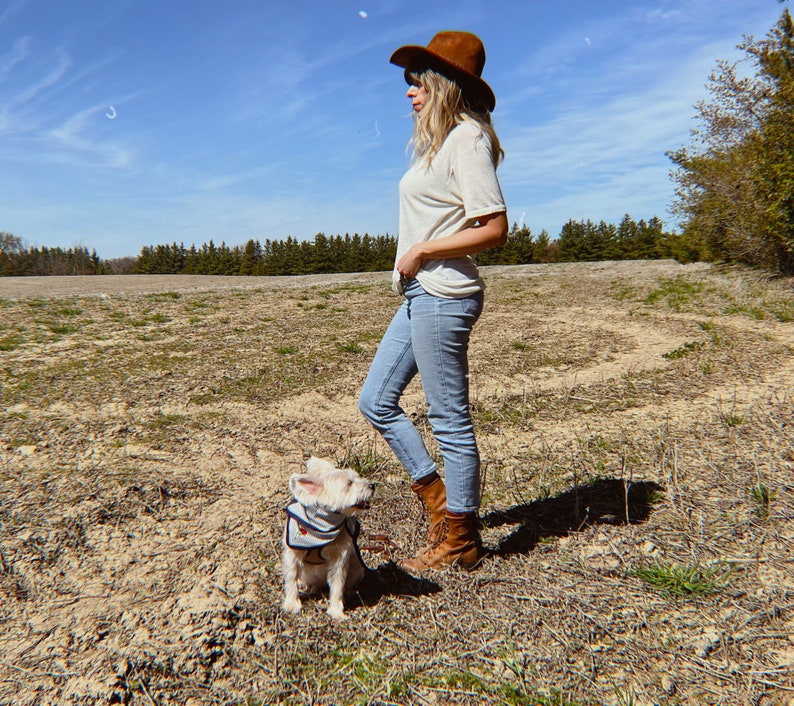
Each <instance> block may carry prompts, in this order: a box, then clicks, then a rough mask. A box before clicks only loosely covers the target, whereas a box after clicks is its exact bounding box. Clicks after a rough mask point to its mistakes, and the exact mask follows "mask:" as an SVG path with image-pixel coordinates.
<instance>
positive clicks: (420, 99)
mask: <svg viewBox="0 0 794 706" xmlns="http://www.w3.org/2000/svg"><path fill="white" fill-rule="evenodd" d="M405 95H406V96H408V98H410V99H411V105H412V106H413V109H414V110H415V111H416V112H417V113H418V112H419V111H420V110H422V108H424V107H425V103H426V102H427V90H426V89H425V87H424V86H422V85H421V84H420V83H419V82H416V83H414V84H411V87H410V88H409V89H408V92H407V93H406V94H405Z"/></svg>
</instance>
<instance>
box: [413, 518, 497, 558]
mask: <svg viewBox="0 0 794 706" xmlns="http://www.w3.org/2000/svg"><path fill="white" fill-rule="evenodd" d="M443 529H444V530H445V536H444V538H443V540H442V541H440V542H438V543H437V544H436V545H435V546H431V547H428V548H427V549H425V550H424V551H422V552H419V554H418V555H417V556H416V557H415V558H413V559H407V560H405V561H402V562H400V566H401V567H402V568H404V569H407V570H408V571H426V570H427V569H441V568H443V567H445V566H460V567H461V568H464V569H467V570H471V569H474V568H475V567H476V566H477V565H478V564H479V563H480V561H481V560H482V557H483V553H482V548H481V546H480V533H479V531H478V529H477V515H476V513H473V512H469V513H465V514H464V513H457V512H449V511H447V512H446V515H445V517H444V524H443Z"/></svg>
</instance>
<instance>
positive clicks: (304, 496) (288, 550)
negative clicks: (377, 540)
mask: <svg viewBox="0 0 794 706" xmlns="http://www.w3.org/2000/svg"><path fill="white" fill-rule="evenodd" d="M306 470H307V472H306V473H295V474H293V475H292V476H291V477H290V479H289V488H290V491H291V493H292V495H293V497H294V498H295V500H297V501H298V502H299V503H300V504H301V505H303V506H304V507H306V508H310V509H311V508H323V509H324V510H328V511H331V512H334V513H340V514H341V515H342V516H344V518H345V519H347V518H356V517H357V516H358V515H359V514H360V513H361V512H362V511H363V510H366V509H367V508H368V507H369V501H370V499H371V498H372V494H373V492H374V490H375V484H374V483H372V482H370V481H368V480H366V479H364V478H362V477H361V476H359V475H358V473H356V472H355V471H353V470H350V469H340V468H336V467H335V466H334V465H333V464H332V463H330V462H328V461H324V460H322V459H318V458H315V457H314V456H312V457H311V458H310V459H309V460H308V461H307V463H306ZM293 521H294V520H293ZM288 523H289V519H288ZM288 523H287V525H285V528H284V535H283V545H284V553H283V555H282V564H283V570H284V602H283V603H282V607H283V608H284V610H286V611H288V612H290V613H298V612H299V611H300V610H301V607H302V604H301V600H300V596H299V591H303V592H305V593H308V594H312V593H317V592H318V591H320V590H322V589H323V588H324V587H325V585H326V584H328V587H329V602H328V615H329V616H331V617H332V618H334V619H336V620H345V619H346V616H345V614H344V600H343V599H344V591H345V589H346V588H351V587H352V586H354V585H355V584H356V583H358V582H359V581H360V580H361V579H362V578H363V577H364V574H365V571H366V569H365V567H364V564H363V563H362V561H361V557H360V556H359V553H358V547H357V546H356V538H355V534H357V532H354V533H353V534H351V533H350V531H349V529H348V527H347V523H346V525H345V526H343V527H342V530H341V532H339V534H338V535H337V536H336V538H335V539H333V541H331V542H330V543H329V544H326V545H325V546H324V547H322V549H320V550H319V551H318V550H317V549H309V550H305V549H294V548H292V547H290V546H289V545H288V544H287V536H288V531H289V527H288ZM354 524H355V526H356V527H357V522H356V523H354Z"/></svg>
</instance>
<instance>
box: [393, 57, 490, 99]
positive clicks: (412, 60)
mask: <svg viewBox="0 0 794 706" xmlns="http://www.w3.org/2000/svg"><path fill="white" fill-rule="evenodd" d="M389 61H390V62H391V63H392V64H394V65H395V66H400V67H402V68H403V69H405V70H406V71H422V70H424V69H433V70H434V71H438V73H440V74H442V75H444V76H446V77H447V78H449V79H451V80H453V81H455V82H456V83H457V84H458V85H459V86H460V87H461V89H462V90H463V92H464V94H465V95H466V96H467V97H469V98H473V99H476V100H477V101H479V102H480V103H481V104H482V105H483V106H485V108H487V109H488V111H493V109H494V108H495V107H496V96H495V95H494V92H493V91H492V90H491V87H490V86H489V85H488V84H487V83H486V82H485V81H483V80H482V78H480V77H479V76H477V74H473V73H471V72H470V71H466V70H465V69H461V68H460V67H458V66H455V64H452V63H451V62H449V61H447V60H446V59H445V58H443V57H441V56H439V55H438V54H434V53H433V52H432V51H428V50H427V49H426V48H425V47H422V46H415V45H410V44H409V45H407V46H404V47H400V48H399V49H397V51H395V52H394V53H393V54H392V55H391V58H390V59H389Z"/></svg>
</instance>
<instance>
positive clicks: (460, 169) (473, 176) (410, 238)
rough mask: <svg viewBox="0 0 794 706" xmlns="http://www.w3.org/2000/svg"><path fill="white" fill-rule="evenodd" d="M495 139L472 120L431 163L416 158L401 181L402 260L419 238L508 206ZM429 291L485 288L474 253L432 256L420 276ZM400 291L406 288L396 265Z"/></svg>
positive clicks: (456, 294)
mask: <svg viewBox="0 0 794 706" xmlns="http://www.w3.org/2000/svg"><path fill="white" fill-rule="evenodd" d="M506 210H507V209H506V208H505V202H504V197H503V196H502V189H501V187H500V186H499V180H498V179H497V177H496V168H495V167H494V163H493V157H492V146H491V139H490V137H488V135H487V134H486V133H484V132H483V131H482V129H481V128H480V127H479V126H478V125H477V124H476V123H472V122H462V123H460V124H459V125H457V126H455V127H454V128H453V129H452V131H451V132H450V133H449V135H448V136H447V139H446V140H444V144H443V145H442V146H441V149H440V150H439V151H438V153H437V154H436V156H435V157H434V158H433V161H432V162H431V163H430V166H429V167H428V166H427V165H426V163H425V162H424V161H423V160H421V159H420V160H417V161H415V162H414V163H413V164H412V165H411V167H410V168H409V169H408V171H407V172H406V173H405V175H404V176H403V178H402V179H401V180H400V234H399V237H398V239H397V260H396V261H395V262H397V261H399V259H400V258H401V257H402V256H403V254H405V253H406V252H407V251H408V249H409V248H410V247H411V246H412V245H414V244H415V243H422V242H426V241H428V240H434V239H436V238H443V237H444V236H447V235H452V234H454V233H457V232H458V231H461V230H463V229H464V228H468V227H470V226H473V225H474V223H475V221H476V220H477V218H478V217H480V216H487V215H489V214H491V213H499V212H502V211H506ZM416 279H417V280H418V281H419V284H421V285H422V287H423V288H424V290H425V291H426V292H428V293H429V294H433V295H435V296H438V297H444V298H448V299H456V298H460V297H468V296H471V295H472V294H475V293H476V292H479V291H480V290H482V289H484V288H485V284H484V282H483V281H482V278H481V277H480V274H479V272H478V270H477V263H476V261H475V259H474V257H472V256H470V255H468V256H465V257H457V258H450V259H446V260H427V261H425V262H424V263H423V264H422V268H421V269H420V270H419V272H418V273H417V275H416ZM393 287H394V291H395V292H397V293H398V294H401V293H402V287H401V285H400V274H399V273H398V272H397V269H396V267H395V270H394V274H393Z"/></svg>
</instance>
